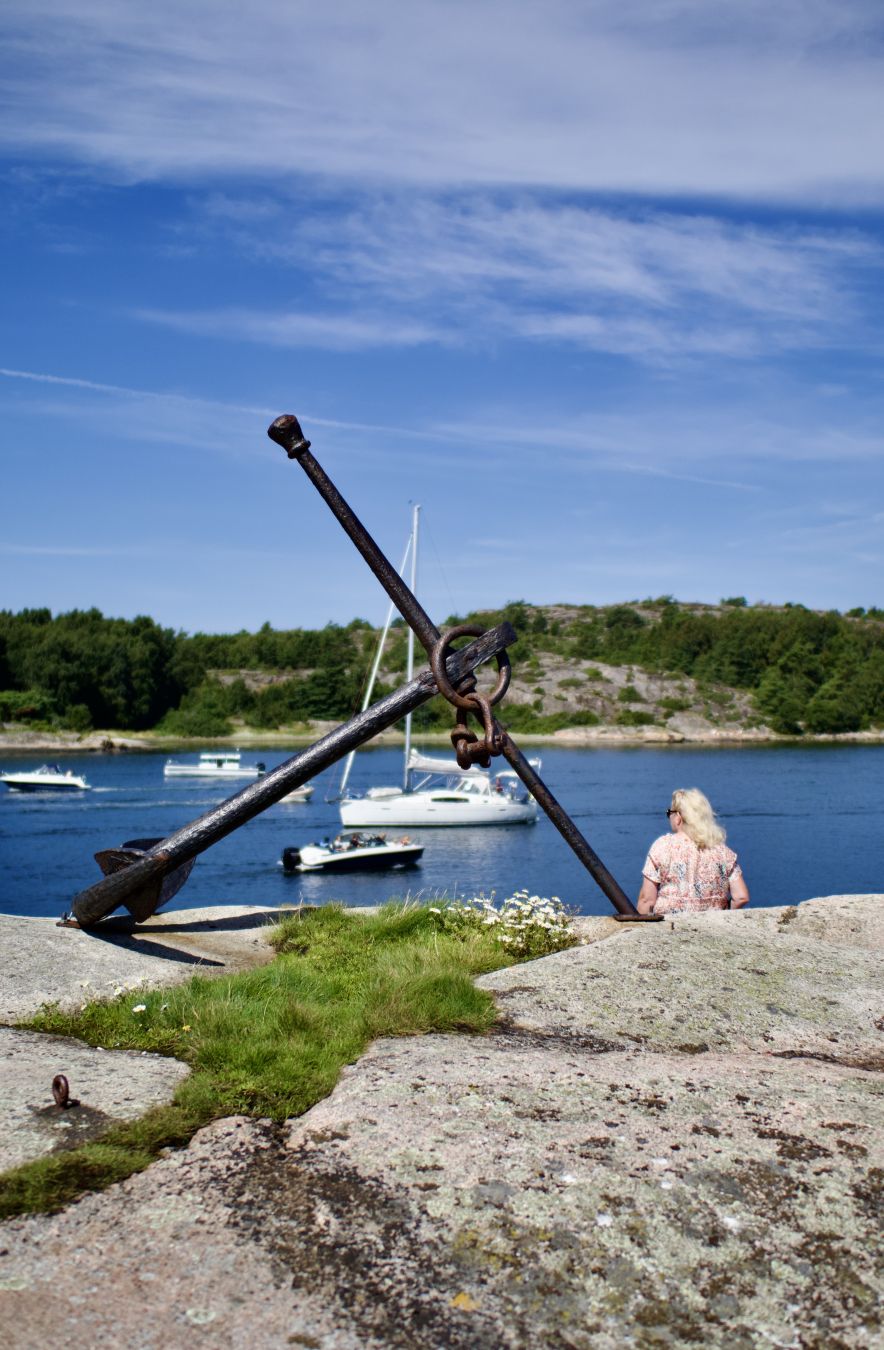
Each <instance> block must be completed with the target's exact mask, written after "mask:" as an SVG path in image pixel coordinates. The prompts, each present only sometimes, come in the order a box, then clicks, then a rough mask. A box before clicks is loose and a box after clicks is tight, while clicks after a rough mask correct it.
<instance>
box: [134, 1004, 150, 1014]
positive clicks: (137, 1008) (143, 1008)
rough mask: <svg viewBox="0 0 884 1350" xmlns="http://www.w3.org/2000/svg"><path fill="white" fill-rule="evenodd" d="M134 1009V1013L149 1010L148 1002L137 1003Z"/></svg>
mask: <svg viewBox="0 0 884 1350" xmlns="http://www.w3.org/2000/svg"><path fill="white" fill-rule="evenodd" d="M132 1011H133V1012H134V1013H143V1012H147V1004H146V1003H136V1004H135V1006H134V1008H133V1009H132Z"/></svg>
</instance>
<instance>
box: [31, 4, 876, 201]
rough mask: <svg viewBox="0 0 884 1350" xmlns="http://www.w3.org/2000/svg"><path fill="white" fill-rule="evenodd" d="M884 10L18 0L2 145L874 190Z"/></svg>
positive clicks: (393, 175) (660, 188) (664, 186)
mask: <svg viewBox="0 0 884 1350" xmlns="http://www.w3.org/2000/svg"><path fill="white" fill-rule="evenodd" d="M879 18H880V11H879V9H878V7H877V6H876V5H874V4H873V3H872V0H853V3H850V2H849V0H792V2H791V3H782V4H779V5H771V4H769V3H767V4H762V3H760V0H716V3H715V4H714V5H710V4H709V3H708V0H682V2H681V3H678V2H670V3H660V0H637V2H636V3H631V4H630V5H628V6H624V5H622V4H617V3H614V0H596V3H593V4H584V5H579V6H575V5H573V4H569V3H567V0H549V3H547V4H545V5H543V6H539V5H536V4H531V3H528V0H384V3H383V4H382V5H378V6H374V7H367V6H365V5H364V4H363V3H361V0H337V3H336V4H335V5H334V6H333V7H331V8H329V9H325V10H323V9H321V8H318V7H317V6H316V5H315V4H314V3H312V0H310V3H308V0H255V3H254V4H252V5H250V6H248V7H247V8H244V7H226V6H225V7H219V6H218V5H217V4H215V3H213V2H212V0H154V2H153V3H152V4H150V5H149V6H136V5H125V4H120V3H119V2H118V0H81V3H78V4H77V5H76V6H74V5H72V4H71V3H70V0H7V4H6V5H5V6H4V20H5V25H6V28H7V34H8V37H7V50H8V51H9V52H11V59H10V60H9V61H8V78H7V82H6V83H7V94H6V105H5V109H6V119H5V125H6V132H5V135H6V137H7V138H8V139H7V144H9V145H10V146H11V147H13V148H14V149H15V150H16V151H18V152H21V150H22V149H23V148H24V149H25V150H26V151H27V152H30V153H32V154H33V153H35V152H43V153H46V154H48V155H61V156H63V157H66V158H67V157H69V158H71V159H73V160H74V161H76V162H86V163H89V164H92V165H96V166H99V167H100V168H102V169H103V170H106V171H108V172H110V173H112V174H114V175H117V176H121V177H122V178H124V179H126V180H129V181H131V180H137V179H167V178H176V179H178V180H185V179H188V178H191V177H197V178H203V179H204V178H207V177H212V176H218V177H225V176H233V177H235V176H244V177H247V178H256V177H268V176H270V177H272V178H273V180H274V181H276V182H279V181H280V179H281V178H289V179H291V178H292V177H293V176H298V175H304V174H307V175H311V176H316V177H319V178H326V179H340V178H342V177H343V178H347V179H361V180H363V181H367V180H371V181H387V182H399V183H410V184H423V185H435V186H438V185H463V184H473V185H476V184H491V183H496V184H533V185H540V186H547V187H556V188H566V189H578V190H592V191H595V190H601V191H613V192H627V193H639V194H660V193H665V194H668V195H671V194H681V195H701V196H704V197H708V196H710V195H713V196H726V197H735V198H746V197H749V198H765V199H774V200H788V199H793V200H795V199H800V200H804V201H813V202H824V203H827V204H830V205H836V206H838V205H841V204H843V203H845V202H846V201H848V200H849V201H852V202H857V201H860V202H861V201H876V202H877V201H880V200H881V198H882V195H884V162H882V158H881V155H880V148H879V139H880V126H881V123H882V112H884V78H882V52H881V36H880V26H879V24H878V22H877V21H878V19H879Z"/></svg>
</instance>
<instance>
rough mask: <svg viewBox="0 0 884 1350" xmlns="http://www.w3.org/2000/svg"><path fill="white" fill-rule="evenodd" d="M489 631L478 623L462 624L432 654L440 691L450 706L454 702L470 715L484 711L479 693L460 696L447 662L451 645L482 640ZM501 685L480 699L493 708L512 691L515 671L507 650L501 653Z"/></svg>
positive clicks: (444, 636) (448, 630) (444, 637)
mask: <svg viewBox="0 0 884 1350" xmlns="http://www.w3.org/2000/svg"><path fill="white" fill-rule="evenodd" d="M484 632H485V629H484V628H482V627H480V626H479V625H478V624H473V623H461V624H458V625H457V626H456V627H455V628H448V629H446V631H445V632H444V633H442V635H441V636H440V638H439V641H438V642H437V643H436V644H435V645H434V647H433V650H432V651H431V652H430V667H431V669H432V671H433V677H434V679H435V681H436V685H437V687H438V689H439V693H440V694H442V695H443V696H444V697H445V698H447V700H448V702H449V703H453V704H454V706H455V707H456V708H465V709H467V710H468V711H470V712H476V711H479V710H480V709H481V704H480V703H479V701H478V698H477V696H476V695H475V694H471V693H470V694H460V693H458V691H457V690H456V689H455V687H454V685H453V684H452V683H451V681H450V680H449V678H448V673H447V671H446V669H445V661H446V659H447V657H448V655H449V652H450V649H451V644H452V643H453V642H456V641H457V639H458V638H462V637H481V636H482V634H483V633H484ZM496 659H497V684H496V685H495V687H494V689H493V691H492V692H491V693H490V694H487V695H486V694H483V695H481V696H480V697H481V698H483V699H487V701H488V704H489V705H490V706H491V707H493V706H494V704H495V703H499V702H500V700H501V699H502V698H503V696H504V694H505V693H506V691H507V689H509V685H510V677H511V675H512V668H511V666H510V658H509V655H508V653H507V652H506V650H504V651H500V652H498V653H497V657H496Z"/></svg>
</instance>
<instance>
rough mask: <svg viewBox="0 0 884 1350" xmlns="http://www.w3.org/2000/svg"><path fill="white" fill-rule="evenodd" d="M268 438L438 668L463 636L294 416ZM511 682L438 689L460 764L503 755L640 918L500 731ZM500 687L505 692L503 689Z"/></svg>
mask: <svg viewBox="0 0 884 1350" xmlns="http://www.w3.org/2000/svg"><path fill="white" fill-rule="evenodd" d="M267 434H268V436H269V437H270V439H271V440H273V441H276V443H277V445H281V446H282V448H283V449H284V450H285V452H286V454H287V455H288V457H289V459H296V460H297V461H298V463H299V464H300V465H301V468H302V469H303V470H304V472H305V473H306V474H307V477H308V478H309V479H310V481H311V482H312V483H313V485H314V487H315V488H316V489H317V491H318V492H319V494H320V496H322V498H323V499H324V500H325V502H326V503H327V504H328V506H329V507H330V509H331V511H332V513H333V514H334V516H335V517H336V519H337V520H339V521H340V523H341V524H342V525H343V527H344V529H345V531H346V532H347V534H348V535H349V536H350V538H351V539H352V541H353V543H354V544H355V545H356V547H357V549H358V550H359V552H360V553H361V554H362V556H363V558H364V559H365V561H366V562H367V563H368V565H369V567H370V568H371V570H372V571H373V572H374V574H375V576H376V577H377V579H378V581H379V582H380V583H381V585H382V586H383V588H384V590H385V591H386V592H387V594H388V595H389V597H390V599H391V600H392V601H393V603H394V605H395V606H396V608H397V609H398V610H399V613H400V614H401V615H402V617H403V619H404V620H405V622H406V623H407V624H408V625H409V626H410V627H411V628H412V629H413V631H414V633H415V636H416V637H417V638H418V640H419V641H420V642H421V643H422V644H423V646H424V648H425V649H426V651H427V653H428V655H429V656H430V661H431V663H432V661H433V659H434V656H435V658H436V660H437V662H438V661H439V660H440V658H441V656H442V655H444V652H445V651H446V650H447V647H448V644H450V643H451V642H452V641H453V640H454V639H455V638H456V637H457V636H458V635H459V630H458V629H453V630H451V631H450V632H449V633H447V634H445V635H443V634H442V633H440V632H439V629H438V628H437V627H436V625H435V624H434V623H433V621H432V619H430V617H429V615H428V614H427V613H426V611H425V610H424V608H423V607H422V606H421V604H420V602H419V601H418V599H417V597H416V596H415V595H413V594H412V592H411V591H410V590H409V588H408V587H407V586H406V584H405V582H404V581H403V580H402V578H401V577H400V576H399V573H398V572H397V571H396V570H395V568H394V567H393V566H392V565H391V564H390V563H389V562H388V560H387V559H386V558H385V557H384V555H383V553H382V552H381V550H380V549H379V548H378V546H377V544H376V543H375V541H374V540H373V539H372V537H371V535H370V534H369V533H368V531H367V530H366V528H365V526H364V525H363V524H362V522H361V521H360V520H359V519H358V517H357V516H356V515H355V514H354V512H353V511H351V509H350V507H349V506H348V505H347V503H346V502H345V501H344V498H343V497H342V496H341V494H340V492H338V489H337V488H336V487H335V485H334V483H333V482H332V481H331V479H330V478H329V477H328V475H327V474H326V473H325V471H324V470H323V469H322V468H321V467H320V465H319V464H318V463H317V461H316V459H315V458H314V456H313V455H312V454H311V453H310V442H309V441H308V440H307V439H306V438H305V436H304V433H303V432H302V430H301V426H300V423H299V422H298V419H297V417H294V416H293V415H292V414H290V413H287V414H285V415H284V416H282V417H277V419H276V421H275V422H273V423H271V425H270V426H269V427H268V429H267ZM460 631H461V632H462V631H463V630H460ZM470 631H472V630H470ZM508 682H509V676H508V675H507V676H506V680H505V683H504V673H503V671H502V670H501V672H500V675H499V677H498V685H497V687H496V688H495V690H494V692H493V694H492V695H491V696H490V697H487V696H485V695H480V694H478V693H477V692H476V691H475V685H474V684H473V685H466V684H463V683H461V684H458V683H457V682H456V681H449V684H450V685H453V686H454V687H453V688H450V689H449V691H448V692H446V689H445V688H444V687H443V686H441V685H440V689H441V691H442V693H443V694H444V695H445V697H446V698H447V699H448V700H449V702H451V703H453V704H454V705H455V706H456V707H457V709H458V712H459V714H462V715H461V716H459V717H458V721H457V725H456V726H455V729H454V731H453V732H452V740H453V741H454V743H455V748H456V750H457V758H458V763H459V764H460V766H461V767H462V768H466V767H468V766H469V765H470V764H473V763H478V764H482V765H485V766H487V765H488V764H489V763H490V761H491V756H492V755H498V754H502V755H503V756H504V758H505V759H506V760H507V762H508V763H509V764H510V766H511V767H512V768H513V769H514V770H515V772H516V773H517V774H518V776H519V778H521V780H522V782H523V783H524V784H525V787H526V788H527V789H528V791H529V792H530V793H531V794H532V795H533V796H534V798H535V800H536V801H537V803H538V805H540V806H541V807H542V808H543V810H544V811H545V812H546V814H547V816H549V818H550V820H551V821H552V823H553V825H555V827H556V829H557V830H558V831H559V834H560V835H561V836H562V838H563V839H564V840H565V842H566V843H567V844H568V845H569V847H570V848H571V849H572V850H573V852H574V853H575V854H576V856H577V857H578V858H579V859H580V861H581V863H582V864H583V866H584V867H585V868H586V870H587V871H588V872H589V874H590V876H591V877H592V878H593V880H594V881H595V882H596V884H597V885H598V886H599V888H600V889H601V890H602V892H603V893H604V894H605V895H606V896H607V898H608V899H609V900H610V902H611V904H612V905H613V906H614V908H615V910H617V912H618V913H619V914H623V915H628V916H629V917H630V918H631V919H638V918H640V917H641V916H640V915H639V913H638V910H637V909H636V908H635V906H634V905H633V903H632V901H631V900H630V899H629V897H628V895H626V893H625V892H624V891H623V890H622V888H621V887H620V886H619V885H618V883H617V881H616V880H615V878H614V877H613V876H612V875H611V873H610V872H609V871H608V869H607V867H605V865H604V863H603V862H602V860H601V858H600V857H599V856H598V854H597V853H596V852H595V850H594V849H593V848H592V847H591V846H590V844H589V842H588V840H586V839H585V838H584V836H583V835H582V834H581V832H580V830H578V828H577V826H576V825H575V824H574V822H573V820H572V819H571V817H570V816H569V815H568V813H567V811H566V810H565V809H564V807H563V806H561V805H560V803H559V802H557V801H556V799H555V797H554V796H553V794H552V793H551V792H550V790H549V788H548V787H547V786H546V784H545V783H544V782H543V780H542V779H541V778H540V776H539V775H538V774H537V773H535V771H534V769H532V767H531V765H530V764H529V763H528V761H527V759H526V758H525V756H524V755H523V754H522V752H521V750H519V748H518V746H517V745H516V744H515V742H514V741H513V740H512V738H511V737H510V736H509V735H508V734H507V733H506V732H505V731H503V730H502V729H501V727H500V726H499V725H498V723H497V721H496V720H495V718H494V716H493V714H492V713H491V706H492V704H493V703H494V702H496V701H497V699H499V698H502V697H503V692H505V688H506V684H507V683H508ZM502 683H503V688H502V689H501V684H502ZM452 695H453V697H452ZM470 713H472V714H473V715H476V716H478V717H479V718H480V720H481V723H482V729H483V732H484V738H483V739H482V740H480V739H479V738H478V737H477V736H476V735H475V733H474V732H472V731H470V730H469V728H468V727H467V726H466V722H465V716H467V715H469V714H470Z"/></svg>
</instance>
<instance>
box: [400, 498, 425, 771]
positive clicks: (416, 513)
mask: <svg viewBox="0 0 884 1350" xmlns="http://www.w3.org/2000/svg"><path fill="white" fill-rule="evenodd" d="M420 513H421V509H420V507H419V506H415V507H414V510H413V511H412V515H411V593H412V595H416V594H417V532H418V519H419V517H420ZM413 678H414V629H413V628H412V627H411V625H410V624H409V627H408V662H407V666H406V675H405V679H406V683H410V682H411V680H412V679H413ZM410 757H411V713H409V714H408V716H407V717H406V719H405V766H404V769H403V773H402V786H403V788H404V789H405V791H406V792H407V791H408V761H409V759H410Z"/></svg>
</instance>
